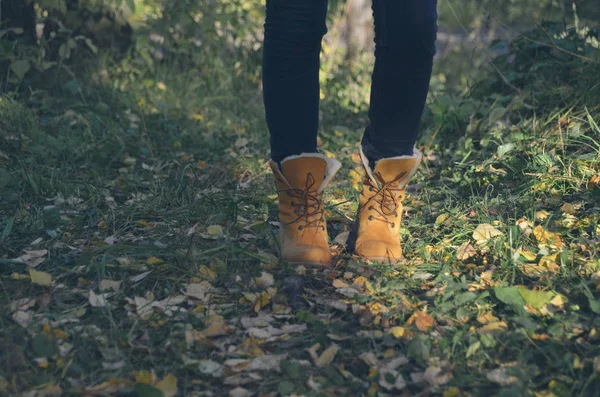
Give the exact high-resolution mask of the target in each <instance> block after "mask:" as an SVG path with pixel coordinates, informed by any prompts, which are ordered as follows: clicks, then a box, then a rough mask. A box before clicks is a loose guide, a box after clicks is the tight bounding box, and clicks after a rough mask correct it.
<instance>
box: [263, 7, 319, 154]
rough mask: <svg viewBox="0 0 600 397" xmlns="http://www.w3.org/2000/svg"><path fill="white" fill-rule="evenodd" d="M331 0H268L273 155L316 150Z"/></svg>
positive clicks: (266, 71)
mask: <svg viewBox="0 0 600 397" xmlns="http://www.w3.org/2000/svg"><path fill="white" fill-rule="evenodd" d="M326 16H327V0H267V12H266V21H265V39H264V47H263V90H264V96H263V97H264V103H265V112H266V119H267V125H268V128H269V133H270V137H271V157H272V159H273V160H274V161H278V162H279V161H281V160H282V159H283V158H285V157H287V156H291V155H296V154H301V153H308V152H316V151H317V133H318V128H319V66H320V65H319V56H320V52H321V41H322V39H323V36H324V35H325V33H326V32H327V27H326Z"/></svg>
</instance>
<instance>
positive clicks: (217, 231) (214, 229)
mask: <svg viewBox="0 0 600 397" xmlns="http://www.w3.org/2000/svg"><path fill="white" fill-rule="evenodd" d="M206 232H207V233H208V235H209V236H212V237H221V236H223V227H222V226H220V225H212V226H209V227H207V228H206Z"/></svg>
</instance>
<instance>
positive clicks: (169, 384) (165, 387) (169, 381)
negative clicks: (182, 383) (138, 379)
mask: <svg viewBox="0 0 600 397" xmlns="http://www.w3.org/2000/svg"><path fill="white" fill-rule="evenodd" d="M154 386H155V387H156V388H157V389H158V390H160V391H161V392H162V393H163V396H164V397H173V396H175V395H176V394H177V378H176V377H175V376H174V375H173V374H167V376H165V377H164V379H162V380H161V381H159V382H158V383H156V384H155V385H154Z"/></svg>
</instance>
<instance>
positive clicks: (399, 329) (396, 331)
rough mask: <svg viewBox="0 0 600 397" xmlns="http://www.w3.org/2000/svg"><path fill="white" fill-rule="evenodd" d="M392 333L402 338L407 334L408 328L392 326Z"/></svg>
mask: <svg viewBox="0 0 600 397" xmlns="http://www.w3.org/2000/svg"><path fill="white" fill-rule="evenodd" d="M390 333H391V334H392V335H394V337H395V338H402V337H403V336H404V335H405V334H406V329H405V328H404V327H392V328H390Z"/></svg>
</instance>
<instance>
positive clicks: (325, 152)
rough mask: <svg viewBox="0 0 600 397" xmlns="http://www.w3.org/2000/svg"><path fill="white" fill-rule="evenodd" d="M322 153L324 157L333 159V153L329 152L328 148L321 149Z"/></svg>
mask: <svg viewBox="0 0 600 397" xmlns="http://www.w3.org/2000/svg"><path fill="white" fill-rule="evenodd" d="M323 154H325V157H327V158H328V159H334V158H335V154H334V153H332V152H330V151H329V150H323Z"/></svg>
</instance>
